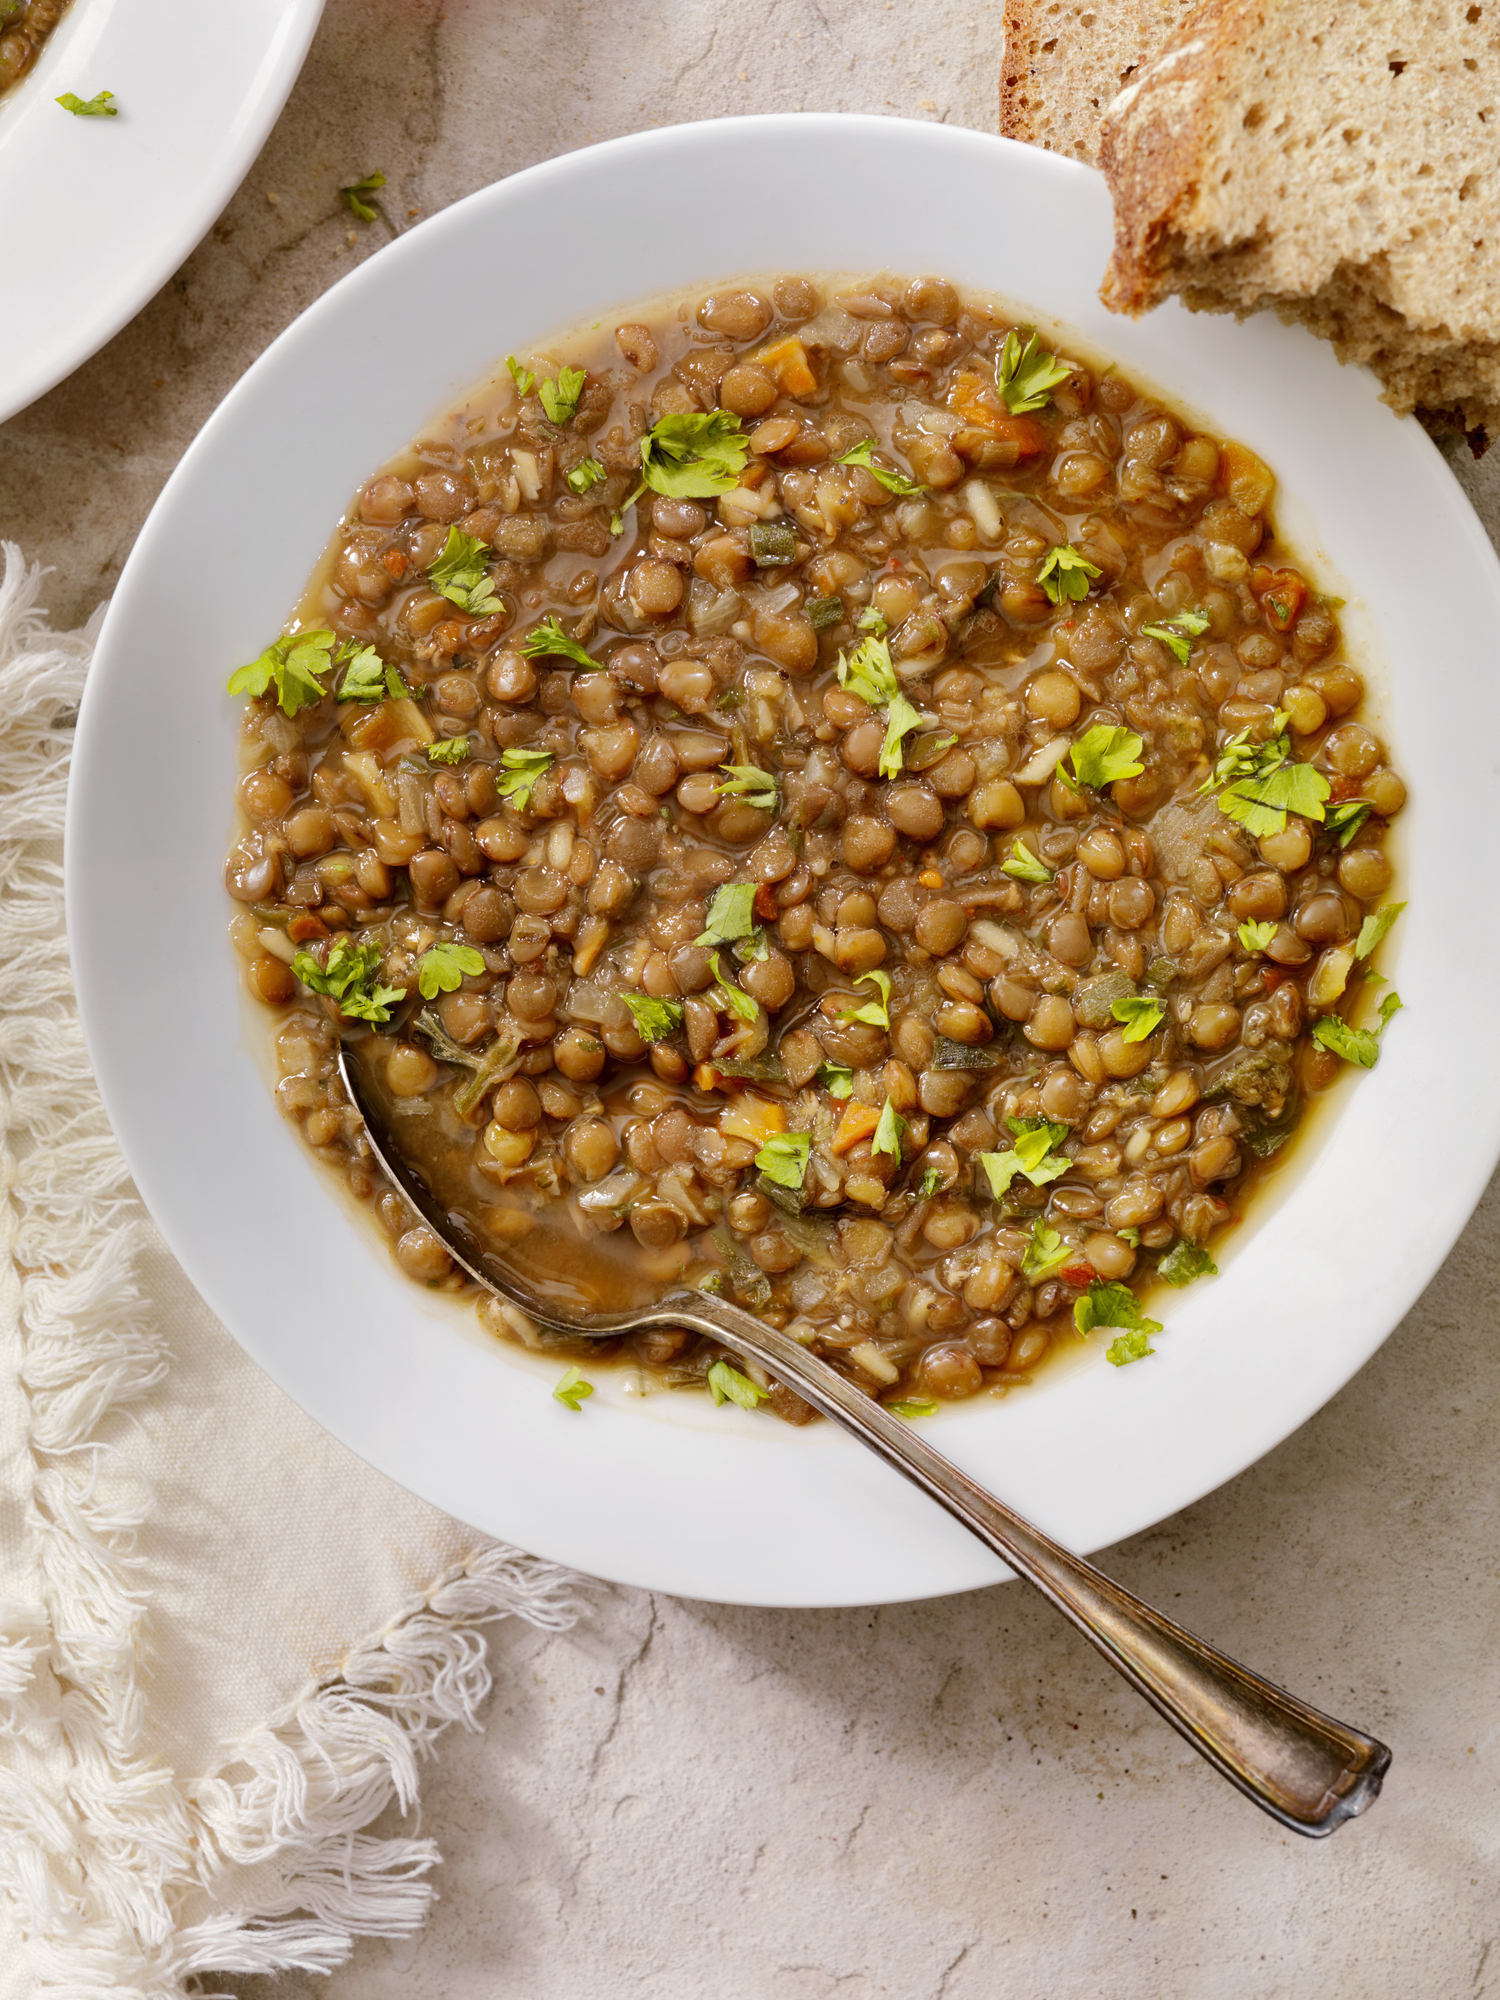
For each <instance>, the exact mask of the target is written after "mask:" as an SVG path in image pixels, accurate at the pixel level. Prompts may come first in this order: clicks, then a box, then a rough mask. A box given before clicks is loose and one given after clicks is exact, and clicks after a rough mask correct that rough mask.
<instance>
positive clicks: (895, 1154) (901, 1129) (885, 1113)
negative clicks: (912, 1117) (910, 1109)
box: [870, 1098, 906, 1160]
mask: <svg viewBox="0 0 1500 2000" xmlns="http://www.w3.org/2000/svg"><path fill="white" fill-rule="evenodd" d="M905 1137H906V1120H905V1119H904V1118H903V1117H902V1116H901V1114H900V1113H899V1112H898V1111H897V1109H896V1107H895V1105H894V1104H892V1102H891V1100H890V1099H889V1098H887V1099H886V1100H885V1103H884V1104H883V1105H882V1106H881V1109H880V1123H879V1124H878V1125H877V1126H876V1127H875V1137H874V1138H873V1139H872V1140H871V1141H870V1151H871V1152H872V1153H884V1154H886V1155H887V1157H888V1158H890V1159H892V1160H899V1159H900V1158H901V1141H902V1140H903V1139H904V1138H905Z"/></svg>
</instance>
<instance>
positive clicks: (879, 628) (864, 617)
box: [839, 604, 891, 686]
mask: <svg viewBox="0 0 1500 2000" xmlns="http://www.w3.org/2000/svg"><path fill="white" fill-rule="evenodd" d="M854 622H855V624H856V625H857V626H858V627H859V629H860V631H861V632H873V633H874V635H875V637H876V638H877V639H883V638H884V637H885V635H886V633H887V632H889V631H890V629H891V628H890V626H889V625H888V624H887V623H886V621H885V618H884V616H883V614H882V613H880V612H879V611H877V610H876V609H875V607H874V605H873V604H867V605H866V606H865V608H864V610H863V611H861V612H860V614H859V616H858V617H857V618H856V619H855V621H854ZM839 685H840V686H842V685H843V683H842V682H840V683H839Z"/></svg>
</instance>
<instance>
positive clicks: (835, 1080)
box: [815, 1062, 854, 1098]
mask: <svg viewBox="0 0 1500 2000" xmlns="http://www.w3.org/2000/svg"><path fill="white" fill-rule="evenodd" d="M815 1080H816V1081H817V1082H818V1083H821V1084H822V1086H823V1088H824V1089H825V1090H826V1091H827V1092H828V1095H829V1096H830V1097H836V1098H844V1097H848V1096H849V1095H850V1094H851V1093H852V1092H853V1089H854V1071H853V1070H852V1069H850V1068H849V1066H848V1064H847V1063H836V1062H826V1063H820V1064H819V1065H818V1074H817V1077H816V1079H815Z"/></svg>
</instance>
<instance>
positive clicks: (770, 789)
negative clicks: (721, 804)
mask: <svg viewBox="0 0 1500 2000" xmlns="http://www.w3.org/2000/svg"><path fill="white" fill-rule="evenodd" d="M719 769H720V770H721V771H727V772H728V773H729V776H728V778H727V779H725V781H724V782H723V783H722V784H718V785H715V786H714V790H715V791H716V792H725V793H728V794H729V795H730V796H731V797H737V798H742V799H743V800H744V801H745V803H746V805H751V806H759V807H760V809H761V811H762V812H768V813H773V812H775V810H776V802H777V799H778V797H779V796H780V795H779V793H778V792H777V789H776V780H775V778H774V777H772V775H771V773H770V772H769V771H763V770H761V768H760V766H759V765H758V764H721V765H720V766H719Z"/></svg>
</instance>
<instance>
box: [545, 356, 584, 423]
mask: <svg viewBox="0 0 1500 2000" xmlns="http://www.w3.org/2000/svg"><path fill="white" fill-rule="evenodd" d="M583 383H584V374H583V370H582V369H581V368H561V369H559V370H558V374H557V380H556V381H555V382H544V383H543V384H542V386H541V388H540V389H538V391H537V394H538V395H539V396H540V397H541V399H542V408H543V410H545V412H546V414H547V421H548V422H549V423H553V424H565V423H566V422H567V421H568V419H569V418H570V417H571V416H572V414H573V412H574V411H575V410H576V409H577V408H578V399H579V397H580V396H581V395H582V394H583Z"/></svg>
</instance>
